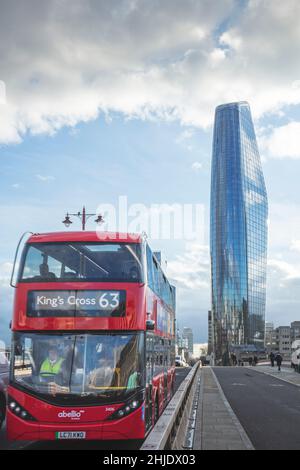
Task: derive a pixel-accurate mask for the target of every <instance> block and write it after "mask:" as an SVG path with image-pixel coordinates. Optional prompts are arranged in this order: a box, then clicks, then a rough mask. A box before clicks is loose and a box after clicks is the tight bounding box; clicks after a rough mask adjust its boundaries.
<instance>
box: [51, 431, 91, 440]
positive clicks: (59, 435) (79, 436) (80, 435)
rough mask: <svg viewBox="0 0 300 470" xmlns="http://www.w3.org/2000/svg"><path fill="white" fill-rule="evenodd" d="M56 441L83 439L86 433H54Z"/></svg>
mask: <svg viewBox="0 0 300 470" xmlns="http://www.w3.org/2000/svg"><path fill="white" fill-rule="evenodd" d="M55 437H56V439H85V438H86V432H81V431H80V432H79V431H77V432H76V431H72V432H71V431H62V432H56V433H55Z"/></svg>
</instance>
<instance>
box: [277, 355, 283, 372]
mask: <svg viewBox="0 0 300 470" xmlns="http://www.w3.org/2000/svg"><path fill="white" fill-rule="evenodd" d="M275 360H276V364H277V367H278V372H280V371H281V364H282V356H281V354H279V353H278V354H276V357H275Z"/></svg>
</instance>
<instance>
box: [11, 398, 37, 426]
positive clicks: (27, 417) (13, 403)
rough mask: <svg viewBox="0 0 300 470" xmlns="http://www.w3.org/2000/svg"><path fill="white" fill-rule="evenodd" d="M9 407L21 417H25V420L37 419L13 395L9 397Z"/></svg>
mask: <svg viewBox="0 0 300 470" xmlns="http://www.w3.org/2000/svg"><path fill="white" fill-rule="evenodd" d="M8 409H9V410H10V411H11V412H12V413H13V414H14V415H15V416H18V417H19V418H22V419H24V420H25V421H36V419H35V418H34V417H33V416H31V414H30V413H28V411H27V410H25V408H23V407H22V406H21V405H19V403H18V402H17V401H16V400H14V399H13V398H11V397H8Z"/></svg>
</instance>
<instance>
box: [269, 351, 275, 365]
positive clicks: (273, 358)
mask: <svg viewBox="0 0 300 470" xmlns="http://www.w3.org/2000/svg"><path fill="white" fill-rule="evenodd" d="M269 358H270V361H271V367H274V365H275V354H274V353H273V351H272V352H271V354H270V356H269Z"/></svg>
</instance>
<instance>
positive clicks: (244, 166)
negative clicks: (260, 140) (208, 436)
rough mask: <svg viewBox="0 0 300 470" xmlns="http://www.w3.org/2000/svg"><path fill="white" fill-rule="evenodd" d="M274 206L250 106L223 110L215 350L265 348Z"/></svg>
mask: <svg viewBox="0 0 300 470" xmlns="http://www.w3.org/2000/svg"><path fill="white" fill-rule="evenodd" d="M267 218H268V201H267V192H266V186H265V181H264V177H263V172H262V166H261V161H260V156H259V152H258V147H257V142H256V137H255V131H254V127H253V122H252V118H251V112H250V107H249V105H248V103H246V102H239V103H230V104H224V105H221V106H218V107H217V109H216V113H215V126H214V138H213V158H212V178H211V214H210V226H211V227H210V248H211V270H212V320H213V347H214V354H215V359H216V361H217V363H222V364H224V365H226V364H228V362H229V358H230V354H231V352H233V351H234V348H235V347H236V346H241V345H255V346H258V347H262V348H263V347H264V334H265V306H266V262H267Z"/></svg>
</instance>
